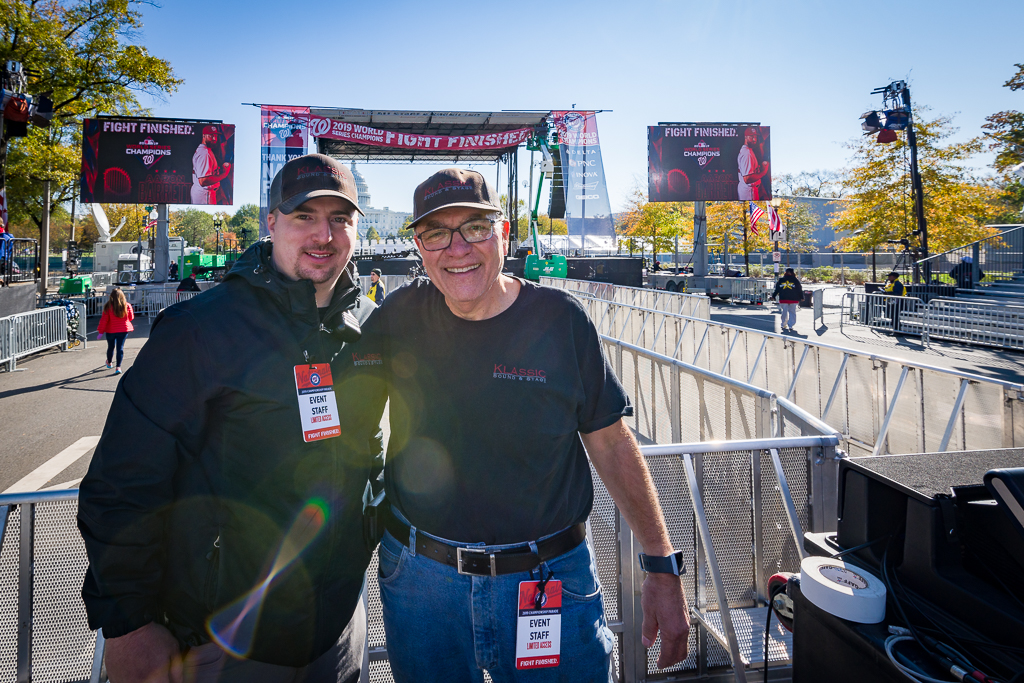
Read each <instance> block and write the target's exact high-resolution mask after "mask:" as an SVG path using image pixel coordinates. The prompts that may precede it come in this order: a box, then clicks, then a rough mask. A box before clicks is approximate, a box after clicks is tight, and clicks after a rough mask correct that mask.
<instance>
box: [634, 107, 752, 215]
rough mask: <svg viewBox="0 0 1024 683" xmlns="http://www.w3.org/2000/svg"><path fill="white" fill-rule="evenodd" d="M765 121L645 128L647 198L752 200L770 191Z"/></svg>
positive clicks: (665, 200) (671, 199) (669, 199)
mask: <svg viewBox="0 0 1024 683" xmlns="http://www.w3.org/2000/svg"><path fill="white" fill-rule="evenodd" d="M770 160H771V137H770V128H769V127H768V126H749V125H744V124H730V123H717V124H711V123H709V124H701V123H687V124H667V125H660V126H649V127H648V128H647V162H648V199H649V200H650V201H652V202H694V201H726V202H727V201H758V200H762V201H763V200H766V199H770V198H771V196H772V176H771V172H770V171H771V164H770Z"/></svg>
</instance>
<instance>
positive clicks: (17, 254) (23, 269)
mask: <svg viewBox="0 0 1024 683" xmlns="http://www.w3.org/2000/svg"><path fill="white" fill-rule="evenodd" d="M38 264H39V243H38V242H37V241H36V240H34V239H26V238H23V237H8V238H6V239H3V238H0V283H3V284H4V285H9V284H11V283H12V282H33V281H34V280H35V279H36V267H37V265H38Z"/></svg>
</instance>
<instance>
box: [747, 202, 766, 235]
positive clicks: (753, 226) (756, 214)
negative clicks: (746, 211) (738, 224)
mask: <svg viewBox="0 0 1024 683" xmlns="http://www.w3.org/2000/svg"><path fill="white" fill-rule="evenodd" d="M763 215H764V209H762V208H761V207H760V206H758V205H757V204H755V203H754V202H750V232H752V233H754V234H755V235H756V234H757V222H758V221H759V220H761V216H763Z"/></svg>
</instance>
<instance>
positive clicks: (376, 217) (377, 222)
mask: <svg viewBox="0 0 1024 683" xmlns="http://www.w3.org/2000/svg"><path fill="white" fill-rule="evenodd" d="M351 170H352V176H353V177H354V178H355V181H356V195H357V196H356V200H357V201H358V202H359V208H361V209H362V210H363V213H364V215H363V217H362V218H360V219H359V237H360V239H366V235H367V233H368V232H369V231H370V228H371V227H372V228H374V229H375V230H376V231H377V234H378V235H379V236H380V238H381V239H384V238H385V237H387V236H388V235H397V234H398V231H399V230H401V229H402V224H404V223H405V219H406V218H408V217H409V216H411V215H412V214H411V213H409V212H408V211H392V210H391V209H389V208H388V207H386V206H385V207H384V208H383V209H375V208H373V206H371V205H370V186H369V185H367V184H366V178H364V177H363V174H362V173H360V172H359V171H358V170H356V162H354V161H353V162H352V166H351Z"/></svg>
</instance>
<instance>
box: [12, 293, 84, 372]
mask: <svg viewBox="0 0 1024 683" xmlns="http://www.w3.org/2000/svg"><path fill="white" fill-rule="evenodd" d="M5 321H6V322H5ZM0 334H2V337H0V363H7V370H8V371H9V372H14V371H15V370H16V369H17V367H18V358H21V357H22V356H27V355H29V354H33V353H37V352H39V351H42V350H44V349H48V348H50V347H53V346H62V347H63V348H64V349H65V350H66V349H67V346H68V313H67V311H66V310H65V309H64V307H63V306H53V307H50V308H40V309H37V310H34V311H29V312H27V313H17V314H15V315H11V316H8V317H6V318H2V319H0Z"/></svg>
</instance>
